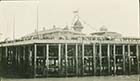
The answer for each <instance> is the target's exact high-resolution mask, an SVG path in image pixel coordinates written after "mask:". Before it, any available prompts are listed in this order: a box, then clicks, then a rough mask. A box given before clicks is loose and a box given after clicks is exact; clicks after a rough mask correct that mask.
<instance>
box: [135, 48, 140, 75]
mask: <svg viewBox="0 0 140 81" xmlns="http://www.w3.org/2000/svg"><path fill="white" fill-rule="evenodd" d="M136 55H137V70H138V71H137V72H138V74H139V73H140V70H139V68H140V67H139V45H136Z"/></svg>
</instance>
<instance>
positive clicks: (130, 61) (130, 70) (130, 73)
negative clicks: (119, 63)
mask: <svg viewBox="0 0 140 81" xmlns="http://www.w3.org/2000/svg"><path fill="white" fill-rule="evenodd" d="M128 59H129V60H128V61H129V68H128V69H129V74H131V61H130V45H128Z"/></svg>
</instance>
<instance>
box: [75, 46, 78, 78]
mask: <svg viewBox="0 0 140 81" xmlns="http://www.w3.org/2000/svg"><path fill="white" fill-rule="evenodd" d="M75 49H76V53H75V59H76V75H77V76H78V44H76V47H75Z"/></svg>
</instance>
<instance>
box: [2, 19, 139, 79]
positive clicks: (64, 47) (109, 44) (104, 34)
mask: <svg viewBox="0 0 140 81" xmlns="http://www.w3.org/2000/svg"><path fill="white" fill-rule="evenodd" d="M82 29H83V26H82V24H81V22H80V21H79V20H77V21H76V22H75V23H74V26H73V30H70V29H69V28H68V27H65V28H55V27H54V28H53V29H49V30H45V29H44V30H42V31H39V32H38V34H36V32H33V33H31V34H29V35H26V36H24V37H22V38H21V39H15V40H11V41H3V42H0V71H1V72H0V73H1V76H6V77H69V76H102V75H131V74H139V72H140V71H139V69H140V38H134V37H123V36H122V35H121V34H119V33H116V32H109V31H108V30H107V29H106V28H105V27H102V28H101V31H99V32H94V33H91V34H90V35H86V34H83V33H82V32H81V31H82Z"/></svg>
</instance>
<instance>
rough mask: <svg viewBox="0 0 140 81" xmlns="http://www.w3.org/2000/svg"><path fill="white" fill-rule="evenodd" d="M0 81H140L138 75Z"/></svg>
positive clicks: (5, 80) (3, 79)
mask: <svg viewBox="0 0 140 81" xmlns="http://www.w3.org/2000/svg"><path fill="white" fill-rule="evenodd" d="M0 81H140V75H121V76H89V77H87V76H86V77H65V78H28V79H27V78H26V79H25V78H1V79H0Z"/></svg>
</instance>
